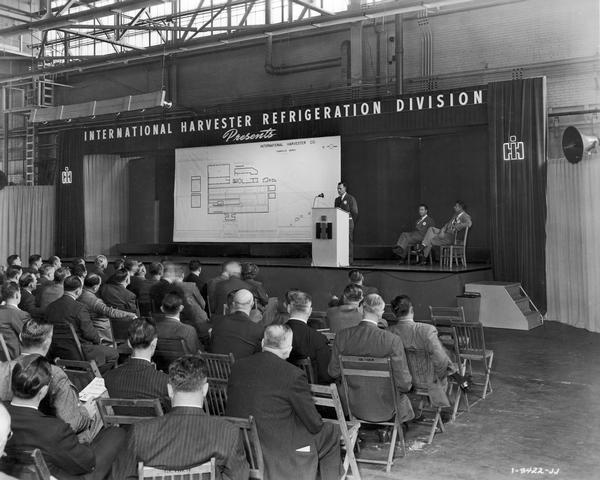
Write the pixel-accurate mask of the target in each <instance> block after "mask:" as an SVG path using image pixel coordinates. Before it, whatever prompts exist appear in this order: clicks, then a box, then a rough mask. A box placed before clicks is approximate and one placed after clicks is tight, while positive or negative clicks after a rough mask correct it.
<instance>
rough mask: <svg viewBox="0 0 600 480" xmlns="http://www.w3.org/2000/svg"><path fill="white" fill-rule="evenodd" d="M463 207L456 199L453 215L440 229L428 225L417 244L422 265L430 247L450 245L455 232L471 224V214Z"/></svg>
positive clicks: (425, 262)
mask: <svg viewBox="0 0 600 480" xmlns="http://www.w3.org/2000/svg"><path fill="white" fill-rule="evenodd" d="M465 208H466V205H465V204H464V202H462V201H460V200H457V201H456V203H455V204H454V215H452V218H451V219H450V220H448V221H447V222H446V224H445V225H444V226H443V227H442V228H441V229H440V228H435V227H430V228H429V229H428V230H427V233H425V237H423V241H422V242H421V243H420V244H419V245H417V247H418V249H419V251H422V252H423V261H422V262H421V264H422V265H426V264H427V257H429V254H430V253H431V248H432V247H434V246H441V245H452V244H453V243H454V241H455V239H456V233H457V232H460V231H461V230H464V229H465V228H467V227H471V225H473V222H472V221H471V216H470V215H469V214H468V213H467V212H465Z"/></svg>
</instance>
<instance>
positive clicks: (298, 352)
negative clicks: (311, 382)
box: [287, 318, 332, 384]
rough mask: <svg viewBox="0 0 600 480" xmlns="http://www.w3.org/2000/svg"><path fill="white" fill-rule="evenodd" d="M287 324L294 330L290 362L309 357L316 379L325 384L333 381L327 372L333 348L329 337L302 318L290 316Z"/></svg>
mask: <svg viewBox="0 0 600 480" xmlns="http://www.w3.org/2000/svg"><path fill="white" fill-rule="evenodd" d="M287 324H288V326H289V327H290V328H291V329H292V332H294V337H293V340H292V352H291V353H290V357H289V358H288V362H290V363H293V364H295V363H296V362H297V361H298V360H301V359H303V358H307V357H309V358H310V359H311V362H312V366H313V371H314V373H315V376H316V377H317V378H316V381H317V382H318V383H325V384H328V383H331V382H332V378H331V377H330V376H329V374H328V373H327V367H328V366H329V360H330V359H331V349H330V348H329V345H328V344H327V338H325V336H324V335H323V334H322V333H320V332H317V331H316V330H315V329H314V328H311V327H309V326H308V325H307V324H306V322H303V321H302V320H295V319H293V318H290V319H289V320H288V322H287Z"/></svg>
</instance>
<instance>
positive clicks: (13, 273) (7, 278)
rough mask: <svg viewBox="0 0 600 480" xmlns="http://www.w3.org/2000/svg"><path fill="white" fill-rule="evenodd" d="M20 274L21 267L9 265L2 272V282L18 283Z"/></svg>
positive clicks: (21, 271)
mask: <svg viewBox="0 0 600 480" xmlns="http://www.w3.org/2000/svg"><path fill="white" fill-rule="evenodd" d="M22 275H23V269H22V268H21V267H20V266H19V265H11V266H10V267H8V268H7V269H6V272H4V282H3V283H8V282H14V283H17V284H18V283H19V279H20V278H21V276H22Z"/></svg>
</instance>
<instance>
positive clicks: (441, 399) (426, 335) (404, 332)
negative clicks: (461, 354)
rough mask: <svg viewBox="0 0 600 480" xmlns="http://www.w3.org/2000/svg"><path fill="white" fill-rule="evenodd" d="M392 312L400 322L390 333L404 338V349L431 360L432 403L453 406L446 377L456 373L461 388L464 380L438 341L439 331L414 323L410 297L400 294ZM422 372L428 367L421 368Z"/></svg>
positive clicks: (394, 301)
mask: <svg viewBox="0 0 600 480" xmlns="http://www.w3.org/2000/svg"><path fill="white" fill-rule="evenodd" d="M392 310H393V312H394V315H395V316H396V318H397V319H398V323H397V324H396V325H393V326H392V327H390V328H389V332H391V333H394V334H396V335H398V336H399V337H400V338H401V339H402V344H403V345H404V348H405V349H409V348H412V349H416V350H423V351H426V352H427V353H428V354H429V355H430V358H431V361H432V362H433V366H434V372H435V382H432V383H431V384H430V385H428V388H429V389H430V391H431V390H435V393H434V392H433V391H432V394H431V400H432V401H434V399H435V400H437V403H438V404H437V405H435V406H445V407H448V406H450V402H449V400H448V397H447V396H446V390H447V387H448V382H447V377H449V376H453V375H455V374H456V379H457V382H458V384H459V385H461V384H462V383H463V382H464V379H463V377H462V376H461V375H460V374H458V366H457V365H456V364H455V363H454V362H453V361H452V360H451V359H450V357H449V355H448V352H446V350H445V349H444V347H443V346H442V342H440V339H439V338H438V331H437V329H436V328H435V327H434V326H433V325H430V324H428V323H420V322H415V321H414V309H413V305H412V301H411V299H410V297H408V296H407V295H398V296H397V297H396V298H394V300H392ZM421 368H422V369H423V371H426V370H427V368H428V367H427V366H423V367H421Z"/></svg>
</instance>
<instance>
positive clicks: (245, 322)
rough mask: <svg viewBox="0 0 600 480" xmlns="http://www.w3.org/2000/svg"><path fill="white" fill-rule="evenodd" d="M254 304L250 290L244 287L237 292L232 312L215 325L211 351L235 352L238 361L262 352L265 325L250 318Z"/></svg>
mask: <svg viewBox="0 0 600 480" xmlns="http://www.w3.org/2000/svg"><path fill="white" fill-rule="evenodd" d="M253 304H254V296H253V295H252V293H251V292H250V291H248V290H245V289H242V290H238V291H237V292H236V293H235V295H234V296H233V311H232V313H230V314H229V315H226V316H224V317H223V318H221V319H219V321H217V322H215V323H214V325H213V329H212V333H211V336H212V341H211V352H213V353H222V354H228V353H233V356H234V357H235V360H236V361H237V360H239V359H240V358H244V357H248V356H250V355H252V354H254V353H256V352H260V342H261V339H262V335H263V327H262V326H261V325H259V324H257V323H254V322H253V321H252V320H251V319H250V311H251V310H252V305H253Z"/></svg>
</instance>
